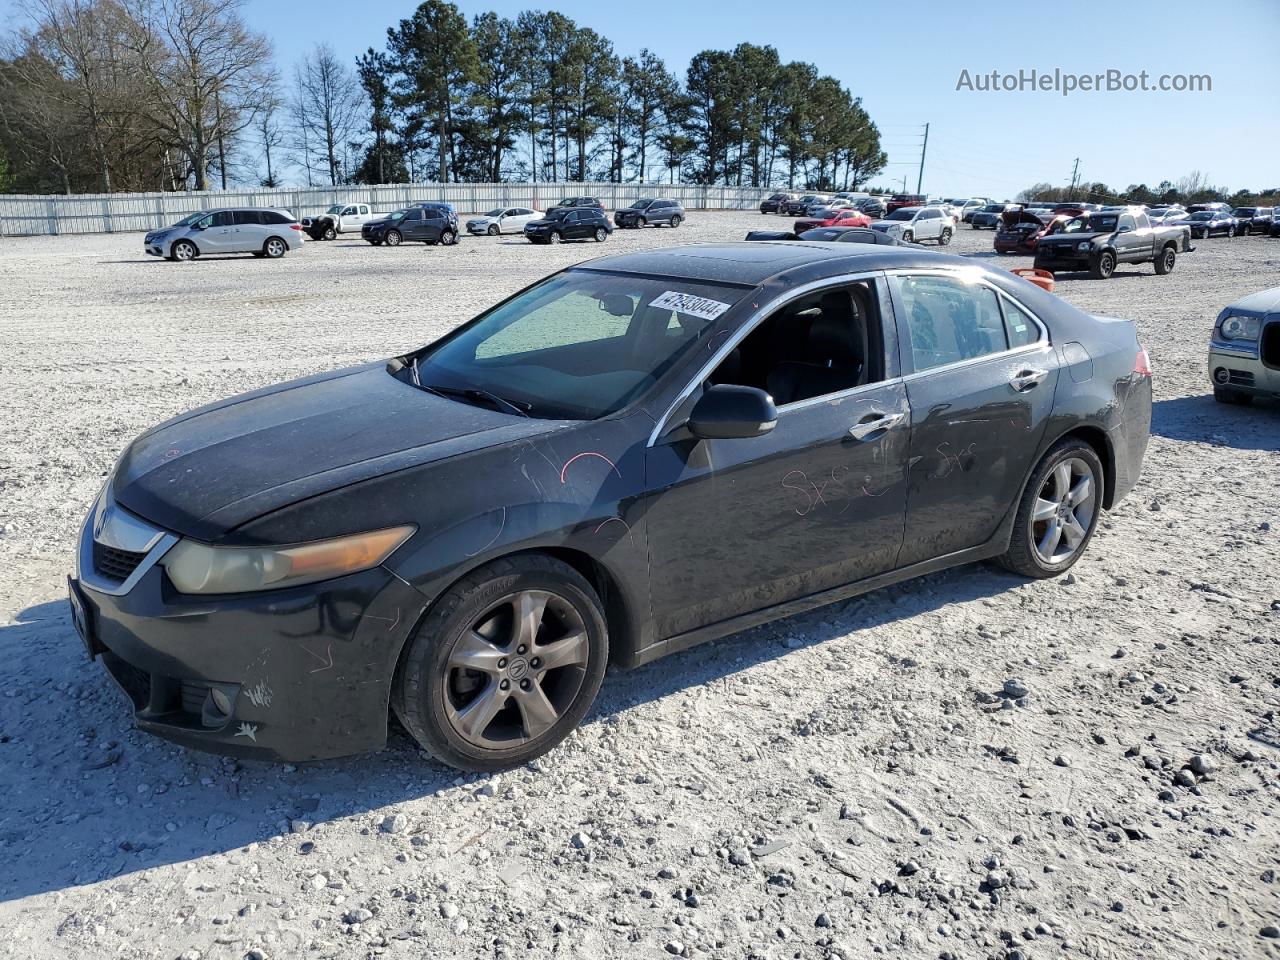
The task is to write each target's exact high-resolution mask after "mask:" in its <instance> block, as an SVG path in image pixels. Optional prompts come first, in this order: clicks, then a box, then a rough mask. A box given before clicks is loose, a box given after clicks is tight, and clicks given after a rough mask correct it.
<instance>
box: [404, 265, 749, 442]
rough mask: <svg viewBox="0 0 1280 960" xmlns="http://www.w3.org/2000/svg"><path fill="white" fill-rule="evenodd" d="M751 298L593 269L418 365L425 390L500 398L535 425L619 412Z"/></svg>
mask: <svg viewBox="0 0 1280 960" xmlns="http://www.w3.org/2000/svg"><path fill="white" fill-rule="evenodd" d="M745 293H746V289H745V288H742V287H729V286H722V285H720V284H713V283H704V282H699V281H691V280H683V279H677V278H661V277H647V276H646V277H638V276H630V275H625V274H614V273H605V272H602V271H596V270H569V271H566V272H564V273H560V274H557V275H555V276H553V277H551V278H549V279H547V280H545V281H543V282H542V283H540V284H538V285H537V286H536V287H534V288H532V289H530V290H527V291H525V292H524V293H522V294H519V295H517V296H516V297H515V298H514V299H512V300H509V301H508V302H506V303H504V304H502V305H501V306H499V307H495V308H494V309H493V310H491V311H489V312H488V313H486V314H484V315H482V316H481V317H479V318H477V319H476V320H474V321H473V322H472V323H470V324H468V325H467V326H466V327H463V328H462V329H461V330H459V331H458V332H457V333H455V334H453V335H452V336H451V337H449V338H448V339H446V340H445V341H443V342H442V343H440V344H439V345H437V346H435V347H432V348H428V349H427V350H426V351H424V352H423V353H422V354H421V355H420V356H419V359H418V369H417V375H418V382H419V383H420V384H421V385H422V386H423V387H426V388H433V387H434V388H438V389H442V390H444V391H446V392H449V391H455V392H456V391H460V390H463V391H465V390H478V391H484V392H486V393H488V394H492V395H496V396H500V397H501V398H503V400H504V401H506V402H508V403H511V404H514V405H515V406H517V407H519V408H520V409H522V410H527V411H528V412H529V414H530V415H532V416H535V417H553V418H566V419H575V420H577V419H582V420H589V419H595V418H597V417H601V416H604V415H605V414H607V413H610V412H612V411H614V410H617V409H620V408H621V407H623V406H625V405H626V404H627V403H629V402H631V401H632V400H633V399H635V398H636V397H637V396H639V395H640V394H641V393H643V392H644V391H645V390H647V389H649V387H651V386H652V385H653V384H654V383H655V382H656V381H657V379H658V378H659V377H661V376H662V375H663V374H664V373H666V372H667V371H668V370H669V369H670V368H671V366H672V365H673V364H674V363H675V362H676V361H677V360H678V359H679V358H680V357H682V356H683V355H685V354H686V353H688V352H689V351H690V350H693V349H695V348H696V347H697V346H699V345H701V346H703V347H704V348H705V345H706V343H707V342H708V338H709V336H710V333H711V331H712V329H713V327H714V326H715V320H716V318H717V317H718V316H720V314H722V313H723V312H724V311H725V310H728V309H729V307H730V306H732V305H733V304H734V303H735V302H737V301H738V300H739V299H741V298H742V296H743V295H744V294H745Z"/></svg>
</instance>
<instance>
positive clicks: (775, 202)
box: [760, 193, 796, 213]
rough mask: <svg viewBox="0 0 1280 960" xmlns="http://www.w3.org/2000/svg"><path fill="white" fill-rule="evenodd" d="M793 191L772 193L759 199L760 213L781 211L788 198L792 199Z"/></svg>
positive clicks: (794, 196)
mask: <svg viewBox="0 0 1280 960" xmlns="http://www.w3.org/2000/svg"><path fill="white" fill-rule="evenodd" d="M795 198H796V195H795V194H794V193H774V194H771V195H770V196H769V197H767V198H766V199H764V200H761V201H760V212H761V213H781V212H782V205H783V204H784V203H786V202H787V201H788V200H794V199H795Z"/></svg>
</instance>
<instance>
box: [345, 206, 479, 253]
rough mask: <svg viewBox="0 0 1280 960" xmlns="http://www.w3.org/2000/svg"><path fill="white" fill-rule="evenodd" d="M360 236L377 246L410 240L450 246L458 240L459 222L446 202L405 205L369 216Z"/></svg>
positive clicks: (392, 245)
mask: <svg viewBox="0 0 1280 960" xmlns="http://www.w3.org/2000/svg"><path fill="white" fill-rule="evenodd" d="M360 238H361V239H362V240H364V241H366V242H368V243H370V244H372V245H373V246H375V247H380V246H382V245H383V244H386V245H387V246H388V247H398V246H400V244H402V243H407V242H414V243H425V244H427V245H428V246H434V245H435V244H437V243H438V244H441V245H443V246H446V247H451V246H453V245H454V244H455V243H457V242H458V222H457V220H456V219H455V218H453V217H451V216H450V214H449V211H448V210H447V209H446V208H445V207H443V206H438V205H432V206H428V205H423V206H417V207H405V208H404V209H403V210H396V211H394V212H392V213H389V214H387V215H386V216H385V217H381V218H379V219H377V220H370V221H369V222H368V223H366V224H365V225H364V226H363V227H361V228H360Z"/></svg>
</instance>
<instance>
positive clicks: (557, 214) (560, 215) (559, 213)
mask: <svg viewBox="0 0 1280 960" xmlns="http://www.w3.org/2000/svg"><path fill="white" fill-rule="evenodd" d="M570 213H571V211H569V210H552V211H551V212H550V213H548V214H547V219H548V220H564V219H565V218H566V217H568V216H569V214H570Z"/></svg>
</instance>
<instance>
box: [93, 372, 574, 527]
mask: <svg viewBox="0 0 1280 960" xmlns="http://www.w3.org/2000/svg"><path fill="white" fill-rule="evenodd" d="M566 423H567V422H565V421H548V420H538V419H525V418H523V417H513V416H509V415H506V414H502V413H498V412H497V411H493V410H488V409H485V408H481V407H473V406H470V405H468V404H464V403H460V402H455V401H453V400H449V399H446V398H443V397H438V396H435V395H433V394H430V393H427V392H425V391H422V390H418V389H416V388H415V387H413V386H412V385H410V384H408V383H405V382H403V381H401V380H399V379H397V378H395V377H393V376H391V375H390V374H388V373H387V370H386V367H385V366H384V365H382V364H371V365H368V366H364V367H355V368H352V369H348V370H340V371H335V372H332V373H326V374H320V375H317V376H314V377H308V378H305V379H302V380H295V381H292V382H288V383H283V384H278V385H276V386H272V387H267V388H266V389H263V390H258V391H255V392H252V393H246V394H242V395H240V396H237V397H231V398H229V399H227V400H224V401H221V402H219V403H216V404H212V405H210V406H207V407H202V408H200V409H198V410H194V411H192V412H190V413H187V414H184V415H182V416H180V417H177V418H175V419H173V420H170V421H168V422H166V423H163V424H160V425H159V426H158V427H155V428H153V429H152V430H150V431H148V432H147V433H145V434H143V435H142V436H141V437H139V438H138V439H137V440H135V441H134V442H133V443H132V444H131V445H130V446H129V447H128V449H127V450H125V452H124V454H123V456H122V457H121V458H120V463H119V464H118V465H117V467H116V471H115V474H114V476H113V477H112V494H113V495H114V497H115V499H116V502H118V503H119V504H120V505H122V506H124V507H126V508H127V509H129V510H131V511H132V512H134V513H136V514H138V515H139V516H141V517H143V518H144V519H146V520H149V521H151V522H152V523H155V524H157V525H159V526H161V527H164V528H165V529H167V530H171V531H173V532H175V533H179V534H182V535H183V536H189V537H194V538H196V539H198V540H205V541H214V540H217V539H218V538H220V537H221V536H223V535H224V534H226V533H228V532H229V531H231V530H233V529H235V528H236V527H238V526H240V525H242V524H244V523H247V522H248V521H250V520H253V519H255V518H256V517H260V516H262V515H263V514H266V513H270V512H271V511H272V510H276V509H279V508H280V507H283V506H286V505H288V504H292V503H295V502H297V501H299V500H303V499H307V498H310V497H315V496H318V495H320V494H324V493H328V492H329V491H331V490H336V489H338V488H339V487H344V486H347V485H349V484H352V483H356V482H359V481H361V480H368V479H370V478H372V477H377V476H381V475H383V474H387V473H391V472H394V471H398V470H403V469H407V468H409V467H414V466H420V465H422V464H425V463H430V462H432V461H436V460H443V459H445V458H447V457H451V456H456V455H458V454H461V453H466V452H470V451H472V450H476V449H479V448H481V447H487V446H491V445H493V444H497V443H502V442H505V441H508V440H516V439H521V438H524V437H531V436H535V435H539V434H542V433H546V432H548V431H549V430H554V429H557V428H558V427H562V426H564V425H566Z"/></svg>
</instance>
